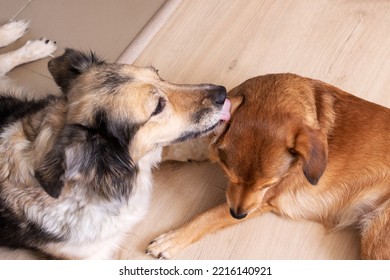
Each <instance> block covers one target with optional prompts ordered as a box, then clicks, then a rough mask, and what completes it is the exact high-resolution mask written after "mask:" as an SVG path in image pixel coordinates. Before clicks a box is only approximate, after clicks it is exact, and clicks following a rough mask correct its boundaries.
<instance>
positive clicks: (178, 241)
mask: <svg viewBox="0 0 390 280" xmlns="http://www.w3.org/2000/svg"><path fill="white" fill-rule="evenodd" d="M267 211H268V210H267V209H265V208H264V211H263V210H261V211H255V212H253V213H251V214H249V215H248V217H254V216H258V215H259V214H262V213H264V212H267ZM245 220H246V219H245ZM241 221H242V220H237V219H234V218H233V217H232V216H231V215H230V210H229V206H228V205H227V203H224V204H221V205H219V206H217V207H215V208H212V209H210V210H208V211H206V212H204V213H202V214H200V215H199V216H197V217H195V218H194V219H193V220H191V221H190V222H188V223H186V224H184V225H183V226H181V227H179V228H178V229H175V230H171V231H169V232H167V233H165V234H162V235H160V236H159V237H157V238H156V239H154V240H153V241H152V242H151V243H150V244H149V246H148V248H147V249H146V253H147V254H151V255H152V256H154V257H156V258H159V259H171V258H172V257H174V256H175V255H176V254H177V253H178V252H179V251H181V250H182V249H184V248H185V247H187V246H189V245H190V244H192V243H194V242H196V241H198V240H199V239H201V238H202V237H204V236H205V235H206V234H209V233H212V232H214V231H217V230H219V229H222V228H224V227H227V226H231V225H234V224H236V223H238V222H241Z"/></svg>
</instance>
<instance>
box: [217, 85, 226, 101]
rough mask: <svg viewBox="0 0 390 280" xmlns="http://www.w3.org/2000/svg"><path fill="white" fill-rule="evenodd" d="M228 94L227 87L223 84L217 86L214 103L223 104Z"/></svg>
mask: <svg viewBox="0 0 390 280" xmlns="http://www.w3.org/2000/svg"><path fill="white" fill-rule="evenodd" d="M226 96H227V93H226V88H225V87H223V86H217V87H216V89H215V94H214V103H215V104H218V105H223V103H224V102H225V99H226Z"/></svg>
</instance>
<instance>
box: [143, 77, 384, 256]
mask: <svg viewBox="0 0 390 280" xmlns="http://www.w3.org/2000/svg"><path fill="white" fill-rule="evenodd" d="M229 96H230V99H231V102H232V109H231V113H232V118H231V120H230V122H229V123H228V124H227V125H226V126H225V128H224V129H223V131H222V132H221V133H220V134H219V136H217V138H216V139H214V141H213V142H212V144H211V157H212V158H213V159H214V160H216V161H217V162H218V163H219V164H220V166H221V167H222V168H223V169H224V171H225V173H226V174H227V176H228V178H229V185H228V189H227V195H226V196H227V203H226V204H223V205H220V206H218V207H216V208H214V209H211V210H209V211H207V212H205V213H203V214H201V215H200V216H198V217H196V218H195V219H194V220H192V221H191V222H189V223H188V224H186V225H184V226H182V227H180V228H179V229H177V230H174V231H171V232H169V233H167V234H163V235H161V236H160V237H158V238H157V239H156V240H154V241H153V242H152V243H151V244H150V245H149V247H148V249H147V253H150V254H152V255H153V256H155V257H160V258H171V257H172V256H174V255H175V254H176V253H177V252H178V251H179V250H181V249H182V248H184V247H185V246H187V245H189V244H191V243H192V242H194V241H196V240H198V239H200V238H201V237H203V236H204V235H205V234H207V233H210V232H213V231H215V230H218V229H220V228H223V227H226V226H229V225H232V224H235V223H237V222H238V221H239V220H240V219H243V218H245V217H246V216H247V215H248V216H256V215H259V214H263V213H265V212H269V211H272V212H274V213H276V214H278V215H281V216H286V217H290V218H293V219H301V218H303V219H307V220H311V221H315V222H319V223H322V224H323V225H324V226H325V227H327V228H332V229H341V228H344V227H347V226H356V228H357V229H358V230H359V232H360V234H361V257H362V258H364V259H389V258H390V237H389V236H390V110H389V109H387V108H384V107H382V106H379V105H376V104H373V103H370V102H368V101H365V100H362V99H360V98H357V97H355V96H353V95H351V94H348V93H346V92H344V91H342V90H340V89H338V88H335V87H333V86H331V85H328V84H325V83H323V82H321V81H318V80H312V79H308V78H303V77H300V76H296V75H292V74H276V75H266V76H261V77H257V78H253V79H250V80H248V81H246V82H244V83H243V84H241V85H239V86H238V87H236V88H235V89H233V90H232V91H231V92H230V93H229Z"/></svg>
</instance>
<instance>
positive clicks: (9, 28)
mask: <svg viewBox="0 0 390 280" xmlns="http://www.w3.org/2000/svg"><path fill="white" fill-rule="evenodd" d="M29 26H30V22H29V21H26V20H18V21H11V22H8V23H6V24H4V25H3V26H1V27H0V47H4V46H7V45H9V44H11V43H12V42H14V41H16V40H17V39H19V38H20V37H22V36H23V35H24V34H25V33H26V32H27V31H28V28H29Z"/></svg>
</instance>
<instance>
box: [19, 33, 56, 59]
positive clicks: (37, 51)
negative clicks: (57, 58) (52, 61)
mask: <svg viewBox="0 0 390 280" xmlns="http://www.w3.org/2000/svg"><path fill="white" fill-rule="evenodd" d="M56 49H57V43H56V42H55V41H51V40H49V39H46V38H41V39H39V40H29V41H27V43H26V44H25V45H24V46H23V47H22V48H21V52H22V55H23V58H24V59H25V60H26V62H29V61H34V60H38V59H41V58H45V57H47V56H50V55H51V54H52V53H53V52H55V51H56Z"/></svg>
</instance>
